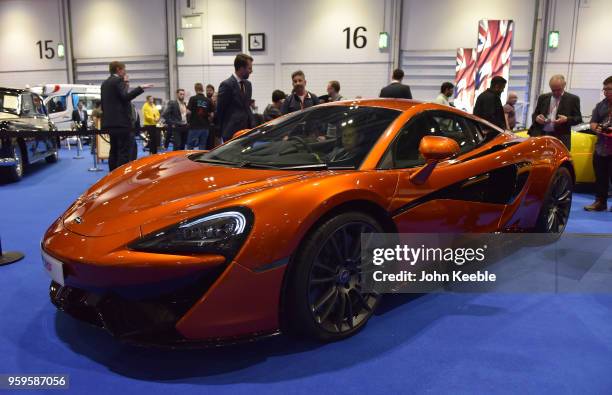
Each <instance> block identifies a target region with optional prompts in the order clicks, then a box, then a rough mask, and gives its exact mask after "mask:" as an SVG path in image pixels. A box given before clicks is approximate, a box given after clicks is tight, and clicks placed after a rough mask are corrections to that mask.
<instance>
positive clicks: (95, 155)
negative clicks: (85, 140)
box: [87, 134, 104, 172]
mask: <svg viewBox="0 0 612 395" xmlns="http://www.w3.org/2000/svg"><path fill="white" fill-rule="evenodd" d="M96 138H97V135H95V134H94V135H93V136H92V137H91V146H92V147H93V150H92V157H93V163H94V165H93V167H90V168H89V169H87V171H93V172H95V171H103V170H104V169H101V168H99V167H98V147H97V145H98V144H97V143H96Z"/></svg>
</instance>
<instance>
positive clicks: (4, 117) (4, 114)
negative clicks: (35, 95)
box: [0, 111, 19, 121]
mask: <svg viewBox="0 0 612 395" xmlns="http://www.w3.org/2000/svg"><path fill="white" fill-rule="evenodd" d="M18 118H19V116H18V115H15V114H11V113H8V112H1V111H0V121H5V120H7V119H18Z"/></svg>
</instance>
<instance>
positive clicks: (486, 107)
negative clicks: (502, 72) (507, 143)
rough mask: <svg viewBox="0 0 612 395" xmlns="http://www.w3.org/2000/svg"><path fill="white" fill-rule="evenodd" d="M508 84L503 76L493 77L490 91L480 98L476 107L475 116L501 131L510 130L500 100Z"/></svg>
mask: <svg viewBox="0 0 612 395" xmlns="http://www.w3.org/2000/svg"><path fill="white" fill-rule="evenodd" d="M506 82H507V81H506V79H505V78H504V77H502V76H499V75H496V76H495V77H493V78H492V79H491V85H490V86H489V89H487V90H486V91H484V92H482V93H481V94H480V95H479V96H478V98H477V99H476V104H475V105H474V115H476V116H477V117H480V118H482V119H484V120H486V121H489V122H491V123H492V124H493V125H495V126H497V127H499V128H501V129H508V127H507V126H506V116H505V115H504V107H503V106H502V102H501V98H500V97H501V94H502V92H503V91H504V89H506Z"/></svg>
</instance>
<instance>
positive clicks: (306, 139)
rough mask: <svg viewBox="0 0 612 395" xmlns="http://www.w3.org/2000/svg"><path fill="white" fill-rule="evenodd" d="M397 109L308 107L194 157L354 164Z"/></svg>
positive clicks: (279, 164)
mask: <svg viewBox="0 0 612 395" xmlns="http://www.w3.org/2000/svg"><path fill="white" fill-rule="evenodd" d="M399 114H400V111H397V110H390V109H385V108H376V107H361V106H357V105H353V106H320V107H319V106H317V107H311V108H309V109H307V110H304V111H299V112H296V113H294V114H291V115H290V116H288V117H284V118H279V119H276V120H274V121H272V122H270V123H268V124H266V125H262V126H260V127H258V128H256V129H254V130H252V131H251V132H249V133H247V134H246V135H244V136H242V137H239V138H237V139H235V140H232V141H230V142H228V143H227V144H225V145H222V146H220V147H219V148H217V149H215V150H213V151H211V152H208V153H203V154H199V155H196V156H193V157H192V160H195V161H200V162H207V163H217V164H225V165H232V166H240V167H261V168H279V169H318V168H320V169H328V168H330V169H331V168H336V169H338V168H344V169H356V168H358V167H359V166H360V165H361V162H362V161H363V160H364V159H365V157H366V156H367V154H368V153H369V152H370V150H371V149H372V147H373V146H374V144H375V143H376V141H377V140H378V138H379V137H380V135H381V134H382V133H383V131H384V130H385V129H387V127H388V126H389V125H390V124H391V122H393V120H395V118H397V116H398V115H399Z"/></svg>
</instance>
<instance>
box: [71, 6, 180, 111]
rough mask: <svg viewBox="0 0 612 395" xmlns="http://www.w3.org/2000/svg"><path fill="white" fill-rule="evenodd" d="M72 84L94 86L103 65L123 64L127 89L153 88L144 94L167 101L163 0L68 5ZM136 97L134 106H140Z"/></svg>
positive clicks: (104, 73) (100, 77) (103, 76)
mask: <svg viewBox="0 0 612 395" xmlns="http://www.w3.org/2000/svg"><path fill="white" fill-rule="evenodd" d="M69 4H70V20H71V34H72V42H73V52H74V54H73V57H74V81H75V82H76V83H83V84H100V83H101V82H102V81H104V80H105V79H106V78H107V77H108V63H109V62H110V61H112V60H121V61H123V62H125V64H126V67H127V71H128V74H129V76H130V84H132V85H134V86H135V85H138V84H147V83H151V84H154V85H155V88H154V89H151V90H150V91H147V94H150V95H153V96H155V97H159V98H162V99H168V40H167V27H166V26H167V23H166V0H105V1H91V0H71V1H70V2H69ZM144 100H145V96H142V95H141V96H139V97H138V98H137V100H136V102H144Z"/></svg>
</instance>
